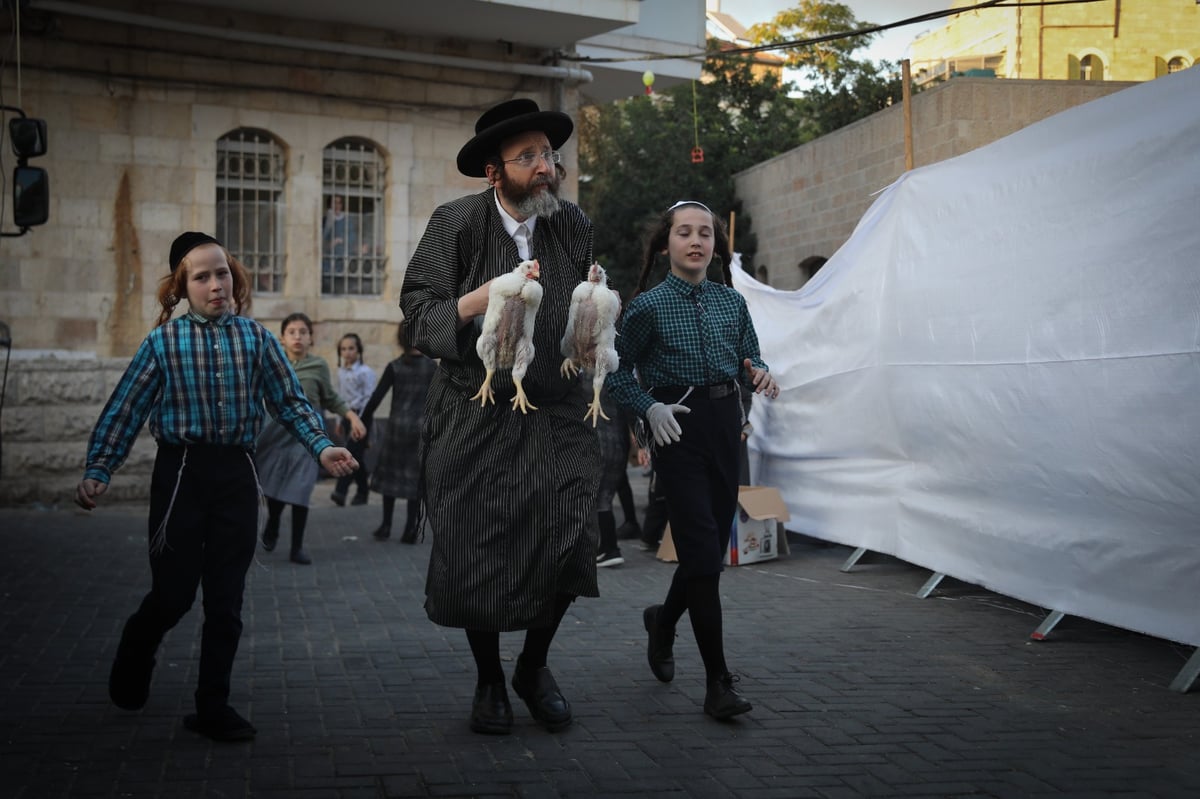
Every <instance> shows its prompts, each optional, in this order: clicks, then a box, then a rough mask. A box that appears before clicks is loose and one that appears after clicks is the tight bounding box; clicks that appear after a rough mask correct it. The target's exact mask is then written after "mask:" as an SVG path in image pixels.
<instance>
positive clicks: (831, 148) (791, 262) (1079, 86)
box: [736, 78, 1136, 290]
mask: <svg viewBox="0 0 1200 799" xmlns="http://www.w3.org/2000/svg"><path fill="white" fill-rule="evenodd" d="M1133 85H1136V84H1132V83H1113V82H1097V81H1088V82H1083V81H1070V82H1068V81H1031V80H992V79H983V78H956V79H954V80H952V81H949V82H948V83H943V84H941V85H939V86H937V87H935V88H933V89H931V90H929V91H925V92H921V93H919V94H917V95H915V96H914V97H913V103H912V124H913V160H914V166H916V167H920V166H922V165H925V164H931V163H935V162H938V161H944V160H946V159H947V158H953V157H954V156H957V155H962V154H963V153H966V152H970V151H971V150H974V149H976V148H978V147H982V146H983V145H985V144H988V143H990V142H993V141H995V140H997V139H999V138H1001V137H1003V136H1007V135H1008V134H1010V133H1014V132H1016V131H1018V130H1020V129H1021V128H1024V127H1026V126H1027V125H1030V124H1032V123H1033V122H1036V121H1038V120H1040V119H1045V118H1046V117H1049V116H1051V115H1053V114H1056V113H1058V112H1059V111H1063V110H1066V109H1068V108H1071V107H1072V106H1076V105H1079V104H1081V103H1085V102H1088V101H1090V100H1094V99H1097V98H1099V97H1103V96H1104V95H1107V94H1112V93H1113V92H1117V91H1120V90H1122V89H1125V88H1128V87H1129V86H1133ZM903 171H904V115H903V108H902V107H901V106H900V105H899V104H897V105H894V106H892V107H891V108H888V109H885V110H883V111H880V112H879V113H877V114H874V115H872V116H870V117H868V118H866V119H862V120H859V121H858V122H855V123H854V124H852V125H848V126H846V127H844V128H842V129H841V130H837V131H834V132H833V133H831V134H829V135H827V136H822V137H821V138H819V139H816V140H814V141H811V142H808V143H807V144H804V145H802V146H800V147H797V148H795V149H794V150H789V151H788V152H786V153H783V154H781V155H778V156H776V157H775V158H773V159H771V160H770V161H766V162H764V163H762V164H758V165H757V166H754V167H751V168H750V169H747V170H745V171H744V172H741V173H739V174H738V175H737V176H736V182H737V193H738V197H740V198H741V199H742V200H743V202H744V203H745V210H746V212H747V213H748V214H750V216H751V218H752V219H753V220H754V230H755V233H756V234H757V235H758V242H759V247H758V254H757V257H756V260H755V263H754V264H753V265H751V266H752V267H753V268H752V270H751V271H752V272H754V271H757V270H758V269H759V268H760V267H764V266H765V267H766V272H767V277H768V281H767V282H769V283H770V284H771V285H772V286H775V287H776V288H780V289H785V290H790V289H796V288H799V287H800V286H801V285H803V283H804V278H803V275H801V274H800V271H799V269H797V264H798V263H799V262H800V261H801V260H802V259H804V258H806V257H808V256H810V255H822V256H825V257H826V258H828V257H829V256H831V255H833V253H834V252H835V251H836V250H837V249H838V248H839V247H841V246H842V244H844V243H845V241H846V240H847V239H848V238H850V234H851V233H853V232H854V227H855V225H857V224H858V220H859V219H861V218H862V215H863V214H864V213H865V212H866V210H867V208H869V207H870V205H871V203H872V202H873V201H874V199H875V195H876V194H877V193H878V192H879V191H881V190H882V189H885V188H887V186H888V185H890V184H891V183H892V182H893V181H894V180H896V178H898V177H899V176H900V175H901V173H903Z"/></svg>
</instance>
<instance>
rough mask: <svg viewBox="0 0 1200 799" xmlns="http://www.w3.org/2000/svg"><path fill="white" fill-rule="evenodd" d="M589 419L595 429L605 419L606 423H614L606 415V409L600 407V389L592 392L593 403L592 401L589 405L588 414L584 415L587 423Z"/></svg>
mask: <svg viewBox="0 0 1200 799" xmlns="http://www.w3.org/2000/svg"><path fill="white" fill-rule="evenodd" d="M588 419H591V420H592V427H595V426H596V425H597V424H598V423H599V422H600V420H601V419H603V420H604V421H606V422H611V421H612V420H611V419H609V418H608V416H606V415H605V413H604V409H603V408H601V407H600V389H599V388H597V389H595V390H594V391H593V392H592V401H591V403H589V404H588V409H587V413H585V414H584V415H583V420H584V421H585V422H586V421H587V420H588Z"/></svg>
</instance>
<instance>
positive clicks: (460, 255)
mask: <svg viewBox="0 0 1200 799" xmlns="http://www.w3.org/2000/svg"><path fill="white" fill-rule="evenodd" d="M573 129H574V125H573V123H572V122H571V118H570V117H568V116H567V115H566V114H562V113H559V112H557V111H541V110H539V109H538V105H537V103H535V102H534V101H532V100H527V99H518V100H510V101H508V102H505V103H502V104H500V105H498V106H496V107H495V108H492V109H490V110H488V111H487V112H485V113H484V114H483V115H482V116H481V117H480V118H479V120H478V122H477V123H476V125H475V136H474V137H473V138H472V139H471V140H470V141H468V142H467V143H466V144H465V145H464V146H463V148H462V150H461V151H460V152H459V154H458V169H459V171H460V172H462V173H463V174H464V175H467V176H468V177H480V178H486V179H487V181H488V184H489V186H490V188H488V189H486V190H485V191H483V192H481V193H479V194H474V195H470V196H467V197H462V198H459V199H457V200H454V201H452V202H449V203H446V204H444V205H442V206H440V207H438V208H437V210H435V211H434V213H433V216H432V217H431V218H430V220H429V224H428V226H427V227H426V229H425V233H424V235H423V236H422V237H421V241H420V243H419V244H418V245H417V249H416V252H415V253H414V254H413V258H412V261H411V262H410V263H409V265H408V271H407V272H406V273H405V276H404V286H403V289H402V291H401V295H400V307H401V309H402V310H403V311H404V322H405V329H406V332H407V335H408V337H409V343H410V344H411V345H412V346H414V347H416V348H418V349H420V350H421V351H422V352H424V353H425V354H426V355H429V356H431V357H433V358H438V359H440V364H439V367H438V371H437V374H436V375H435V376H434V379H433V383H432V385H431V386H430V390H429V398H428V401H427V404H426V409H425V422H424V429H423V431H422V446H421V449H422V458H421V459H422V479H423V482H424V499H425V508H426V511H427V513H428V517H429V521H430V526H431V530H432V552H431V554H430V559H429V572H428V578H427V580H426V585H425V597H426V599H425V611H426V613H427V614H428V615H429V618H430V619H431V620H432V621H433V622H435V623H436V624H440V625H442V626H446V627H459V628H462V629H464V630H466V634H467V641H468V642H469V644H470V647H471V653H472V655H473V656H474V659H475V665H476V669H477V672H478V679H477V683H476V686H475V695H474V701H473V704H472V708H471V717H470V726H471V729H472V730H474V731H475V732H480V733H491V734H501V735H503V734H507V733H509V732H510V731H511V728H512V723H513V716H512V707H511V705H510V703H509V699H508V693H507V690H506V688H505V677H504V670H503V667H502V666H501V660H500V633H501V632H509V631H516V630H524V631H525V638H524V644H523V648H522V650H521V652H520V655H519V657H518V658H517V662H516V667H515V669H514V672H513V679H512V686H513V689H514V690H515V691H516V693H517V695H518V696H519V697H520V698H521V699H523V700H524V702H525V704H526V706H527V707H528V708H529V711H530V714H531V715H532V716H533V717H534V719H536V720H537V721H538V722H539V723H541V724H542V725H543V726H544V727H546V728H547V729H549V730H551V731H557V730H561V729H564V728H566V727H567V726H568V725H570V723H571V705H570V703H569V702H568V701H567V700H566V699H565V698H564V697H563V695H562V692H561V690H560V689H559V687H558V684H557V682H556V680H555V678H554V676H553V675H552V674H551V672H550V670H549V669H548V668H547V667H546V658H547V653H548V651H549V649H550V644H551V642H552V641H553V640H554V635H555V633H556V632H557V630H558V626H559V623H560V622H561V621H562V618H563V615H564V614H565V613H566V611H567V608H568V606H569V605H570V604H571V602H572V601H574V599H575V598H576V597H578V596H589V597H594V596H598V595H599V591H598V590H597V586H596V562H595V556H596V550H595V543H594V541H593V539H592V536H591V534H590V532H589V520H590V519H591V516H592V514H593V510H594V506H595V497H596V488H597V483H598V481H599V450H598V445H597V438H596V435H595V432H594V431H593V430H592V429H591V427H590V426H589V425H588V424H587V423H586V422H585V421H584V418H585V415H586V409H587V403H588V401H589V398H590V397H589V394H588V392H587V389H586V387H585V386H584V385H583V384H582V383H581V381H580V380H579V379H578V377H577V376H576V377H573V378H565V377H563V376H562V374H561V373H560V372H559V365H560V363H561V361H562V355H561V353H560V352H559V342H560V340H561V338H562V333H563V330H564V329H565V328H566V324H567V312H568V309H569V305H570V299H571V292H572V291H573V290H574V289H575V286H576V285H578V284H579V282H580V281H582V280H584V279H586V277H587V273H588V268H589V266H590V265H591V263H592V240H593V232H592V223H591V221H589V220H588V218H587V217H586V216H585V215H584V213H583V211H581V210H580V209H579V207H578V206H576V205H574V204H573V203H570V202H568V201H566V200H564V199H561V198H560V197H559V196H558V188H559V178H558V175H557V173H556V169H555V168H556V166H557V165H558V162H559V160H560V155H559V153H558V148H559V147H561V146H562V145H563V144H564V143H565V142H566V141H567V139H568V138H570V136H571V132H572V131H573ZM530 258H536V259H537V260H538V262H539V264H540V267H541V277H540V282H541V284H542V288H543V295H542V301H541V306H540V308H539V310H538V313H537V319H536V323H535V326H534V334H533V342H534V348H535V356H534V359H533V362H532V364H530V366H529V369H528V370H527V371H526V373H525V377H524V380H523V385H524V389H525V392H526V394H527V395H528V397H529V400H530V402H531V403H532V404H533V405H534V406H535V407H536V410H532V411H530V412H529V413H528V414H525V413H517V412H514V411H513V410H510V407H509V403H507V402H505V400H506V399H511V398H512V396H513V395H514V393H515V390H514V387H513V384H512V380H511V376H510V375H509V374H507V373H497V374H496V375H495V376H494V377H493V378H492V384H491V385H492V388H493V389H494V390H495V393H496V401H495V404H494V405H492V406H489V407H488V408H481V407H480V405H479V404H478V403H475V402H472V401H471V400H470V397H471V396H472V395H473V394H474V393H475V391H476V389H478V387H479V385H480V384H481V383H482V382H483V378H484V372H485V370H484V366H483V363H482V361H481V360H480V358H479V355H478V354H477V353H476V351H475V342H476V340H477V339H478V338H479V331H480V327H481V323H482V319H483V315H484V313H485V312H486V311H487V303H488V286H489V283H490V281H491V280H492V279H494V278H496V277H499V276H501V275H505V274H508V273H510V272H511V271H512V269H513V267H514V266H516V264H517V263H518V262H520V261H523V260H527V259H530Z"/></svg>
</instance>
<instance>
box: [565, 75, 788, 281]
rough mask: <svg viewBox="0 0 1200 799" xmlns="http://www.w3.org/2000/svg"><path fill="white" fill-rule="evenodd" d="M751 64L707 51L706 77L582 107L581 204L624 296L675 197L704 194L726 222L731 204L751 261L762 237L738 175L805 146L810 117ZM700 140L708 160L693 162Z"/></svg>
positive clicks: (738, 240)
mask: <svg viewBox="0 0 1200 799" xmlns="http://www.w3.org/2000/svg"><path fill="white" fill-rule="evenodd" d="M751 67H752V65H751V62H750V61H749V60H747V59H746V58H721V59H709V60H708V62H707V64H706V66H705V70H704V72H705V77H704V80H702V81H695V82H692V83H688V84H683V85H680V86H676V87H673V88H671V89H668V90H666V91H664V92H663V93H661V94H655V95H651V96H648V97H647V96H639V97H636V98H632V99H629V100H622V101H618V102H615V103H611V104H606V105H603V106H595V107H591V108H588V109H585V110H584V112H583V113H582V114H581V120H580V138H579V141H580V156H579V164H580V203H581V205H582V206H583V208H584V210H585V211H586V212H587V213H588V214H589V216H591V218H592V220H593V222H595V225H596V255H597V258H598V260H599V261H600V262H601V264H603V265H604V267H605V268H606V269H607V270H608V272H609V275H610V277H611V279H612V281H613V285H614V286H615V287H616V288H617V289H618V290H619V291H620V292H621V294H622V295H623V296H624V297H625V298H626V299H628V298H629V297H630V296H631V295H632V293H633V290H634V288H635V286H636V284H637V278H638V275H639V274H640V272H641V268H642V258H643V252H642V246H643V241H644V234H645V231H646V228H647V226H648V225H649V224H651V223H652V222H653V221H654V220H656V219H657V215H658V214H659V213H661V212H662V211H663V210H664V209H665V208H667V207H668V206H670V205H671V204H673V203H675V202H676V201H678V200H682V199H693V200H699V201H700V202H703V203H705V204H706V205H708V207H709V208H711V209H712V210H713V212H714V213H716V214H717V215H718V216H720V217H721V219H722V221H725V222H726V223H728V221H729V215H730V212H733V213H734V214H735V223H736V224H735V239H734V246H735V249H736V250H737V251H738V252H740V253H742V256H743V264H744V265H745V266H747V267H749V266H750V264H752V263H753V258H754V252H755V250H756V249H757V246H756V241H755V237H754V235H753V233H752V232H751V230H750V219H749V218H747V217H746V216H745V215H744V214H742V213H741V205H740V203H739V202H738V200H737V197H736V192H735V189H734V176H735V174H736V173H738V172H740V171H742V170H744V169H747V168H749V167H750V166H753V165H754V164H758V163H761V162H763V161H766V160H768V159H770V158H772V157H774V156H775V155H778V154H779V153H781V152H784V151H786V150H789V149H791V148H793V147H795V146H797V145H798V144H800V143H801V142H802V141H803V139H802V136H803V130H804V125H803V123H804V119H803V116H802V111H803V107H802V104H801V102H800V101H799V100H797V99H795V98H791V97H789V96H788V94H787V90H786V89H787V87H785V86H783V85H781V84H780V82H779V80H778V78H777V77H776V76H775V75H774V74H772V73H769V72H768V73H767V74H764V75H762V76H756V75H755V73H754V71H753V69H752V68H751ZM697 145H698V146H699V147H700V148H701V149H702V150H703V161H699V162H694V161H693V158H692V151H693V148H694V147H696V146H697ZM662 267H663V268H662V270H661V271H660V273H659V274H656V275H655V276H654V277H653V278H652V279H651V281H650V283H651V285H653V283H655V282H657V281H658V280H659V279H661V276H662V274H665V262H664V263H663V264H662Z"/></svg>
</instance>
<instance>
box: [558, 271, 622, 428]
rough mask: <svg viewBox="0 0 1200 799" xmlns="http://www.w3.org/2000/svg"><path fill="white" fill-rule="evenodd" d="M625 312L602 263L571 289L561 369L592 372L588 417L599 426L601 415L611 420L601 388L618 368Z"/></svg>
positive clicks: (571, 373) (566, 372)
mask: <svg viewBox="0 0 1200 799" xmlns="http://www.w3.org/2000/svg"><path fill="white" fill-rule="evenodd" d="M620 314H621V295H620V294H617V292H615V291H613V290H612V289H610V288H609V287H608V276H607V274H605V272H604V267H602V266H600V264H598V263H596V264H592V268H591V269H589V270H588V277H587V280H585V281H583V282H582V283H580V284H579V285H578V286H576V287H575V290H574V291H573V292H571V310H570V311H569V313H568V315H567V329H566V332H565V333H563V338H562V354H563V356H565V357H564V359H563V362H562V366H561V367H559V371H560V372H562V375H563V376H564V377H574V376H575V375H577V374H579V372H580V370H583V369H590V370H591V372H592V402H591V404H590V405H588V411H587V413H586V414H584V416H583V418H584V419H591V420H592V427H595V426H596V424H597V423H598V422H599V420H600V418H601V417H603V418H604V420H605V421H608V416H607V415H606V414H605V413H604V409H603V408H601V407H600V389H601V388H603V386H604V378H605V377H606V376H607V375H608V373H609V372H612V371H613V370H615V369H616V368H617V348H616V340H617V317H618V316H620Z"/></svg>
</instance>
